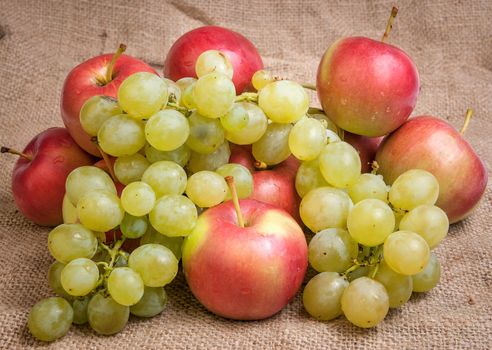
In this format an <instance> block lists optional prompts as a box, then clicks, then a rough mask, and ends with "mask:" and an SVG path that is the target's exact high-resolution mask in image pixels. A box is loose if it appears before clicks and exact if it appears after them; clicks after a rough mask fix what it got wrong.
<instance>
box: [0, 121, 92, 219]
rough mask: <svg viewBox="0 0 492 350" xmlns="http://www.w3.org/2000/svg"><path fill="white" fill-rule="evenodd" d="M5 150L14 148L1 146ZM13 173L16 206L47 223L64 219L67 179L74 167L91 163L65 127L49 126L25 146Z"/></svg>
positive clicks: (29, 217) (25, 213)
mask: <svg viewBox="0 0 492 350" xmlns="http://www.w3.org/2000/svg"><path fill="white" fill-rule="evenodd" d="M2 152H11V153H13V152H15V151H12V150H10V149H8V148H4V147H2ZM20 155H21V157H20V158H19V159H18V160H17V163H16V164H15V167H14V171H13V174H12V193H13V195H14V200H15V204H16V205H17V208H19V210H20V211H21V213H22V214H24V215H25V216H26V217H27V218H28V219H29V220H31V221H32V222H34V223H36V224H38V225H44V226H56V225H59V224H61V223H63V217H62V202H63V196H64V195H65V180H66V178H67V176H68V174H69V173H70V172H71V171H72V170H73V169H75V168H77V167H80V166H83V165H91V164H92V163H93V161H94V160H93V158H92V157H91V156H90V155H89V154H87V153H86V152H84V151H83V150H82V149H81V148H80V147H79V146H78V145H77V143H75V141H74V140H73V139H72V137H71V136H70V134H69V133H68V131H67V129H65V128H50V129H47V130H45V131H43V132H42V133H40V134H38V135H37V136H35V137H34V138H33V139H32V140H31V141H30V142H29V144H28V145H27V146H26V148H24V151H23V152H22V154H20Z"/></svg>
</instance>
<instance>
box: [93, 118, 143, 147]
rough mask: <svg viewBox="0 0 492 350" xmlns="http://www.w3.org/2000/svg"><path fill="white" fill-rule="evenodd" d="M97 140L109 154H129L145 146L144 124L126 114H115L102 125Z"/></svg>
mask: <svg viewBox="0 0 492 350" xmlns="http://www.w3.org/2000/svg"><path fill="white" fill-rule="evenodd" d="M97 140H98V142H99V146H100V147H101V149H102V150H103V151H104V152H106V153H107V154H110V155H112V156H115V157H122V156H129V155H132V154H134V153H137V152H138V151H139V150H140V149H141V148H142V147H143V146H145V132H144V125H143V123H142V122H141V121H139V120H135V119H133V118H131V117H129V116H128V115H126V114H120V115H115V116H113V117H111V118H109V119H108V120H106V121H105V122H104V123H103V125H101V128H100V129H99V131H98V133H97Z"/></svg>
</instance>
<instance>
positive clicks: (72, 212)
mask: <svg viewBox="0 0 492 350" xmlns="http://www.w3.org/2000/svg"><path fill="white" fill-rule="evenodd" d="M62 215H63V223H64V224H75V223H77V222H78V221H79V218H78V217H77V207H75V206H74V205H73V204H72V202H70V199H68V196H67V195H66V194H65V195H64V196H63V202H62Z"/></svg>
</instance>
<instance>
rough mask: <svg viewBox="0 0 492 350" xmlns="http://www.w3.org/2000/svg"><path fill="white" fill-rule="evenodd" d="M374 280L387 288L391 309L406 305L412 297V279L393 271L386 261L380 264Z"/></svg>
mask: <svg viewBox="0 0 492 350" xmlns="http://www.w3.org/2000/svg"><path fill="white" fill-rule="evenodd" d="M374 279H375V280H376V281H378V282H380V283H381V284H382V285H383V286H384V288H386V292H387V293H388V297H389V307H391V308H397V307H399V306H401V305H403V304H405V303H406V302H407V301H408V300H409V299H410V297H411V296H412V287H413V283H412V277H410V276H405V275H401V274H399V273H397V272H395V271H393V270H392V269H391V268H390V267H389V266H388V265H387V264H386V262H385V261H384V260H383V262H381V263H380V264H379V267H378V270H377V272H376V275H375V276H374Z"/></svg>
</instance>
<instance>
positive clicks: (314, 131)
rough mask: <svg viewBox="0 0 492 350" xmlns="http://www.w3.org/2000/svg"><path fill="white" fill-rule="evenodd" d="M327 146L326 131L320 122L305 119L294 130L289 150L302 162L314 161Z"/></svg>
mask: <svg viewBox="0 0 492 350" xmlns="http://www.w3.org/2000/svg"><path fill="white" fill-rule="evenodd" d="M325 145H326V129H325V128H324V126H323V124H321V122H320V121H319V120H316V119H314V118H307V117H304V118H302V119H301V120H299V121H298V122H297V123H296V125H294V127H293V128H292V130H291V131H290V135H289V148H290V151H291V152H292V154H293V155H294V156H295V157H296V158H297V159H300V160H313V159H315V158H316V157H318V155H319V154H320V152H321V150H322V149H323V147H324V146H325Z"/></svg>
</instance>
